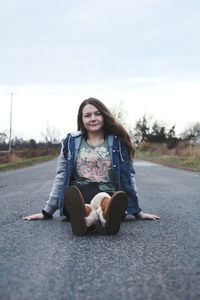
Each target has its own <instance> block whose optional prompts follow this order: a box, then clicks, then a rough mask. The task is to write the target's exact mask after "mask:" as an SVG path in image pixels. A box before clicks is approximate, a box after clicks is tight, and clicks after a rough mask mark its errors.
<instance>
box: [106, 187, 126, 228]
mask: <svg viewBox="0 0 200 300" xmlns="http://www.w3.org/2000/svg"><path fill="white" fill-rule="evenodd" d="M127 206H128V197H127V195H126V193H125V192H121V191H119V192H116V193H115V194H114V195H113V196H112V197H111V200H110V202H109V204H108V210H107V214H108V215H107V222H106V226H105V228H106V232H107V233H108V234H116V233H118V231H119V229H120V224H121V221H122V218H123V215H124V212H125V211H126V209H127Z"/></svg>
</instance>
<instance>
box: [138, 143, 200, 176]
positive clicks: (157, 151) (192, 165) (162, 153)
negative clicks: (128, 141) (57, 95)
mask: <svg viewBox="0 0 200 300" xmlns="http://www.w3.org/2000/svg"><path fill="white" fill-rule="evenodd" d="M136 158H138V159H146V160H150V161H154V162H159V163H163V164H166V165H169V166H174V167H179V168H184V169H189V170H195V171H200V145H188V144H186V143H183V142H181V143H179V144H178V146H177V147H176V148H174V149H168V148H167V145H166V144H151V143H147V142H145V143H143V144H142V145H141V146H140V147H139V148H138V149H137V151H136Z"/></svg>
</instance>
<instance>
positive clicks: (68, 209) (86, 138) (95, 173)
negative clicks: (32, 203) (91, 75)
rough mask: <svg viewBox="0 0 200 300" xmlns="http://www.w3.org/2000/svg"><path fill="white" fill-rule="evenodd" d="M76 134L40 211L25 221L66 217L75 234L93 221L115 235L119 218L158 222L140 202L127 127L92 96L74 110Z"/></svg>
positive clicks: (69, 138)
mask: <svg viewBox="0 0 200 300" xmlns="http://www.w3.org/2000/svg"><path fill="white" fill-rule="evenodd" d="M77 122H78V132H75V133H69V134H68V135H67V137H66V138H65V140H64V142H63V146H62V149H61V153H60V156H59V159H58V165H57V175H56V177H55V180H54V184H53V187H52V191H51V193H50V197H49V200H48V201H47V202H46V206H45V207H44V209H43V210H42V213H39V214H34V215H30V216H27V217H24V220H28V221H31V220H44V219H48V218H52V216H53V214H54V212H55V211H56V210H57V209H58V208H59V209H60V215H61V216H62V215H65V216H67V217H68V218H69V219H70V222H71V227H72V231H73V233H74V234H75V235H84V234H85V233H87V232H88V231H89V230H91V228H94V227H95V226H96V224H99V223H100V224H101V226H102V227H104V228H105V230H106V232H107V233H108V234H116V233H117V232H118V231H119V229H120V223H121V220H122V218H123V216H125V215H127V214H132V215H134V216H135V217H136V219H140V220H157V219H160V218H159V217H158V216H156V215H152V214H147V213H144V212H142V211H141V208H140V207H139V204H138V194H137V187H136V183H135V171H134V167H133V161H132V160H133V157H134V153H135V150H134V147H133V144H132V143H131V140H130V137H129V135H128V133H127V131H126V130H125V129H124V127H123V126H122V125H120V124H119V123H118V122H117V121H116V120H115V118H114V117H113V115H112V114H111V112H110V111H109V110H108V109H107V107H106V106H105V105H104V104H103V103H102V102H101V101H99V100H97V99H95V98H89V99H86V100H84V101H83V102H82V103H81V105H80V107H79V111H78V117H77Z"/></svg>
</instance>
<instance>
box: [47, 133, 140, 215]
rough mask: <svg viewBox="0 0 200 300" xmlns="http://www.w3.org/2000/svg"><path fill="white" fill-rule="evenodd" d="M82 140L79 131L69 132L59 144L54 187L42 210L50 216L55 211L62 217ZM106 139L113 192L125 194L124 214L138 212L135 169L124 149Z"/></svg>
mask: <svg viewBox="0 0 200 300" xmlns="http://www.w3.org/2000/svg"><path fill="white" fill-rule="evenodd" d="M82 138H83V133H82V132H80V131H79V132H75V133H69V134H68V135H67V137H66V138H65V140H64V142H63V146H62V149H61V152H60V155H59V158H58V163H57V172H56V177H55V180H54V184H53V187H52V190H51V193H50V197H49V200H48V201H47V202H46V206H45V207H44V210H45V211H46V212H48V213H50V214H52V215H53V213H54V212H55V211H56V210H57V209H58V208H59V209H60V215H61V216H62V215H63V210H64V193H65V190H66V189H67V187H68V186H69V184H70V179H71V176H72V174H73V171H74V168H75V164H76V158H77V154H78V151H79V147H80V144H81V140H82ZM107 139H108V147H109V153H110V158H111V165H112V170H113V174H114V184H115V189H116V191H125V192H126V193H127V196H128V208H127V213H128V214H135V213H138V212H140V211H141V209H140V207H139V204H138V194H137V186H136V182H135V170H134V167H133V163H132V161H131V160H130V157H129V153H128V149H127V147H126V146H125V145H123V144H122V143H121V141H120V139H119V138H118V137H117V136H115V135H109V136H108V137H107Z"/></svg>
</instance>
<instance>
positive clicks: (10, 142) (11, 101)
mask: <svg viewBox="0 0 200 300" xmlns="http://www.w3.org/2000/svg"><path fill="white" fill-rule="evenodd" d="M12 104H13V93H11V98H10V137H9V150H8V151H9V155H10V154H11V151H12Z"/></svg>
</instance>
